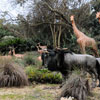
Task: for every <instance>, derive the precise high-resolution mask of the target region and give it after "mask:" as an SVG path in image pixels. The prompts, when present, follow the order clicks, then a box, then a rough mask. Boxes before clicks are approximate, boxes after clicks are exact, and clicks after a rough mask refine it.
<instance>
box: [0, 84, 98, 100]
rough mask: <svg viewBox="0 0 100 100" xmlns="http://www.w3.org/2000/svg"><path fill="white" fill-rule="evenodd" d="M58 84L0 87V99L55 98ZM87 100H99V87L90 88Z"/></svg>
mask: <svg viewBox="0 0 100 100" xmlns="http://www.w3.org/2000/svg"><path fill="white" fill-rule="evenodd" d="M60 91H61V90H60V89H59V88H58V85H50V84H44V85H43V84H40V85H36V86H27V87H23V88H0V100H56V97H57V96H58V95H59V93H60ZM92 93H93V96H92V97H89V98H88V100H100V88H95V89H93V90H92Z"/></svg>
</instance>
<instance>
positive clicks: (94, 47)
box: [93, 46, 99, 57]
mask: <svg viewBox="0 0 100 100" xmlns="http://www.w3.org/2000/svg"><path fill="white" fill-rule="evenodd" d="M93 52H94V54H95V56H96V57H99V53H98V50H97V46H93Z"/></svg>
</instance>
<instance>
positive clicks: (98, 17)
mask: <svg viewBox="0 0 100 100" xmlns="http://www.w3.org/2000/svg"><path fill="white" fill-rule="evenodd" d="M96 18H97V19H99V23H100V12H97V13H96Z"/></svg>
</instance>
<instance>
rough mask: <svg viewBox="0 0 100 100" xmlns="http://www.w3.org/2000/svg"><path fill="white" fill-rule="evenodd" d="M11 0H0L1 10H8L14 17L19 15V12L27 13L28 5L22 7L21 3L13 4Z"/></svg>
mask: <svg viewBox="0 0 100 100" xmlns="http://www.w3.org/2000/svg"><path fill="white" fill-rule="evenodd" d="M9 1H11V0H0V12H2V11H3V12H4V11H8V12H9V14H10V15H11V16H12V17H17V15H18V14H22V15H25V14H26V13H27V12H26V11H27V10H26V9H27V7H26V5H25V7H20V6H19V5H16V6H13V4H11V2H9Z"/></svg>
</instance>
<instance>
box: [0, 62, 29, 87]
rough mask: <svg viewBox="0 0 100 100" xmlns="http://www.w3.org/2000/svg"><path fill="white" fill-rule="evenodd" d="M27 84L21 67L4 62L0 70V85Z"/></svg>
mask: <svg viewBox="0 0 100 100" xmlns="http://www.w3.org/2000/svg"><path fill="white" fill-rule="evenodd" d="M25 85H28V78H27V76H26V74H25V72H24V70H23V69H22V68H20V67H19V66H17V65H15V64H13V63H5V65H4V66H3V67H1V70H0V87H12V86H16V87H20V86H25Z"/></svg>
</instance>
